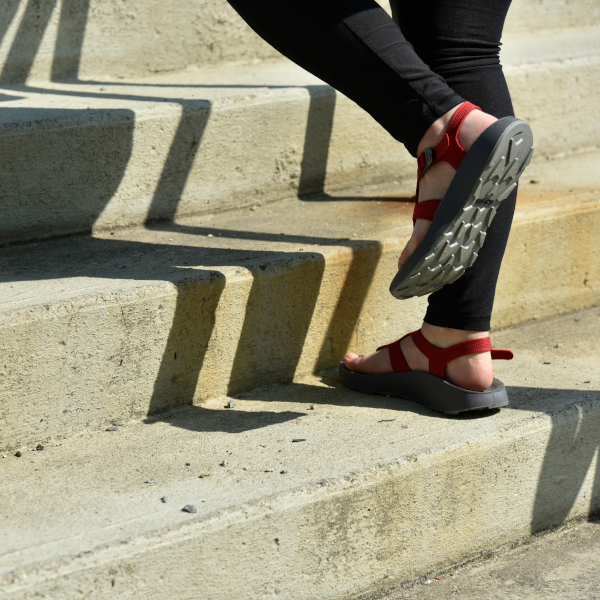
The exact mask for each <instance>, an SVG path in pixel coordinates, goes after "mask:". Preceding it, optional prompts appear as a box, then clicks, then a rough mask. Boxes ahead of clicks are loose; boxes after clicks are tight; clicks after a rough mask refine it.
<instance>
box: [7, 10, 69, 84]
mask: <svg viewBox="0 0 600 600" xmlns="http://www.w3.org/2000/svg"><path fill="white" fill-rule="evenodd" d="M56 2H57V0H44V1H43V2H36V1H35V0H29V3H28V4H27V8H26V9H25V14H24V15H23V19H22V20H21V23H20V24H19V29H18V31H17V34H16V36H15V40H14V42H13V44H12V46H11V49H10V51H9V52H8V56H7V57H6V60H5V62H4V68H3V69H2V73H0V84H6V83H25V81H26V80H27V77H28V76H29V73H30V72H31V67H32V66H33V61H34V60H35V57H36V54H37V52H38V50H39V48H40V44H41V43H42V39H43V37H44V34H45V32H46V28H47V27H48V23H49V22H50V18H51V16H52V11H53V10H54V7H55V6H56Z"/></svg>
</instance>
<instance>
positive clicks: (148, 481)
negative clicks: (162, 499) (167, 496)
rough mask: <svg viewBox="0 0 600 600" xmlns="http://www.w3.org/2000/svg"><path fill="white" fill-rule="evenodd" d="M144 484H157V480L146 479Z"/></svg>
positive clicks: (152, 478)
mask: <svg viewBox="0 0 600 600" xmlns="http://www.w3.org/2000/svg"><path fill="white" fill-rule="evenodd" d="M144 483H156V479H154V477H150V478H149V479H146V481H144Z"/></svg>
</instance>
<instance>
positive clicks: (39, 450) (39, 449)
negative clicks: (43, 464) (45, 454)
mask: <svg viewBox="0 0 600 600" xmlns="http://www.w3.org/2000/svg"><path fill="white" fill-rule="evenodd" d="M35 449H36V450H37V451H38V452H41V451H42V450H43V449H44V446H42V444H38V445H37V446H36V447H35Z"/></svg>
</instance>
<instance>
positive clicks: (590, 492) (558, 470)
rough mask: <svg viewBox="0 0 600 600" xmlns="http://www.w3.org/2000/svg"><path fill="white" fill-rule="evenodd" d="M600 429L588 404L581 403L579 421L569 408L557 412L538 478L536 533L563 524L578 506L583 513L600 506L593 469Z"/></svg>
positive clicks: (597, 484) (597, 483)
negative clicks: (585, 405) (591, 469)
mask: <svg viewBox="0 0 600 600" xmlns="http://www.w3.org/2000/svg"><path fill="white" fill-rule="evenodd" d="M571 416H572V414H571ZM599 431H600V418H598V417H594V416H591V415H590V413H589V412H587V411H586V409H585V407H579V422H578V423H573V420H572V418H568V412H567V413H566V415H565V413H562V414H560V413H559V414H557V415H554V416H553V422H552V433H551V435H550V440H549V442H548V446H547V448H546V454H545V456H544V464H543V465H542V469H541V472H540V476H539V480H538V486H537V492H536V498H535V506H534V510H533V515H532V523H531V530H532V533H535V532H537V531H542V530H544V529H547V528H550V527H557V526H560V525H562V524H563V523H565V522H566V521H567V520H568V519H569V515H570V514H571V511H572V510H573V509H574V508H577V509H578V510H577V512H578V513H579V514H581V512H582V511H585V510H589V514H590V515H591V514H593V513H594V512H597V511H598V510H599V509H600V489H599V487H600V483H599V481H598V479H599V477H600V476H599V475H598V472H596V473H591V472H590V468H591V466H592V464H593V462H594V458H595V457H597V455H598V446H599V440H598V437H599V436H598V432H599ZM596 471H598V469H596ZM591 478H593V481H590V479H591ZM582 488H586V489H585V490H583V489H582ZM590 496H591V497H590ZM576 505H577V506H576ZM587 507H589V509H588V508H587Z"/></svg>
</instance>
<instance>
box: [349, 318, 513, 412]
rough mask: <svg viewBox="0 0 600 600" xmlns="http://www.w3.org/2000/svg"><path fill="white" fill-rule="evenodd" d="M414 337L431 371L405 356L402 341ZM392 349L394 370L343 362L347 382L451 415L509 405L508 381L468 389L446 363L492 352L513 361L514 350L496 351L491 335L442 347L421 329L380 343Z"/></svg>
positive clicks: (493, 357) (366, 390) (353, 385)
mask: <svg viewBox="0 0 600 600" xmlns="http://www.w3.org/2000/svg"><path fill="white" fill-rule="evenodd" d="M408 336H411V337H412V339H413V342H414V343H415V345H416V346H417V348H418V349H419V350H420V351H421V352H422V353H423V354H424V355H425V356H426V357H427V358H428V359H429V373H425V372H424V371H412V370H411V368H410V367H409V366H408V362H407V361H406V358H405V357H404V354H403V352H402V349H401V348H400V342H401V341H402V340H403V339H404V338H406V337H408ZM382 348H388V351H389V353H390V362H391V363H392V369H393V370H394V372H393V373H384V374H382V375H368V374H366V373H355V372H354V371H350V369H348V367H346V364H345V362H344V361H343V360H342V361H340V367H339V373H340V376H341V378H342V380H343V381H344V383H345V384H346V385H347V386H348V387H350V388H352V389H355V390H358V391H360V392H366V393H367V394H381V395H385V396H395V397H398V398H405V399H407V400H414V401H415V402H419V403H421V404H423V405H425V406H427V407H428V408H431V409H433V410H438V411H440V412H443V413H445V414H447V415H456V414H458V413H460V412H464V411H469V410H484V409H488V408H500V407H502V406H506V405H507V404H508V395H507V393H506V388H505V387H504V384H503V383H502V382H501V381H500V380H498V379H494V380H493V383H492V385H491V386H490V387H489V388H488V389H487V390H484V391H483V392H473V391H471V390H465V389H463V388H461V387H458V386H456V385H454V384H452V383H450V382H449V381H448V380H447V379H446V365H447V364H448V363H449V362H450V361H453V360H454V359H455V358H459V357H461V356H467V355H468V354H476V353H478V352H488V351H491V353H492V359H501V360H511V359H512V358H513V353H512V352H511V351H510V350H493V349H492V343H491V341H490V338H489V337H486V338H480V339H478V340H469V341H466V342H461V343H460V344H456V345H454V346H450V347H449V348H438V347H437V346H434V345H433V344H431V343H429V342H428V341H427V340H426V339H425V337H424V336H423V334H422V333H421V331H420V330H417V331H413V332H412V333H409V334H407V335H405V336H404V337H403V338H402V339H400V340H398V341H397V342H392V343H391V344H387V345H385V346H380V347H379V348H377V350H381V349H382Z"/></svg>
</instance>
